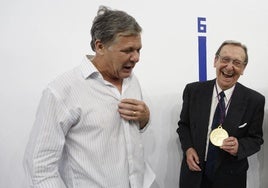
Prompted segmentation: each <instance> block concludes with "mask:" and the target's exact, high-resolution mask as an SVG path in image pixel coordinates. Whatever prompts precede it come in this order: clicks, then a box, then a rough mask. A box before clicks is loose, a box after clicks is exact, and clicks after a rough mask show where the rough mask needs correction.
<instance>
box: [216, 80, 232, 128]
mask: <svg viewBox="0 0 268 188" xmlns="http://www.w3.org/2000/svg"><path fill="white" fill-rule="evenodd" d="M215 88H216V93H217V99H218V103H219V107H220V125H222V124H223V122H224V118H225V115H226V110H227V109H228V107H229V105H230V103H231V99H232V95H233V93H232V95H231V97H230V99H229V100H228V102H227V105H226V107H225V106H224V104H225V102H224V96H225V95H223V96H222V98H223V99H222V100H223V103H221V102H220V94H219V91H218V88H217V86H216V84H215ZM222 92H224V91H222Z"/></svg>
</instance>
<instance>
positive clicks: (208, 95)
mask: <svg viewBox="0 0 268 188" xmlns="http://www.w3.org/2000/svg"><path fill="white" fill-rule="evenodd" d="M247 63H248V54H247V47H246V46H245V45H243V44H241V43H240V42H237V41H224V42H223V43H222V44H221V46H220V47H219V49H218V51H217V52H216V54H215V58H214V67H215V68H216V79H214V80H209V81H205V82H194V83H190V84H187V85H186V87H185V89H184V93H183V105H182V111H181V114H180V120H179V122H178V126H179V127H178V129H177V133H178V134H179V138H180V142H181V147H182V150H183V160H182V165H181V173H180V188H245V187H246V182H247V181H246V180H247V170H248V160H247V157H248V156H250V155H252V154H254V153H256V152H258V151H259V150H260V147H261V145H262V144H263V138H262V137H263V130H262V124H263V116H264V104H265V98H264V96H263V95H261V94H260V93H258V92H257V91H254V90H252V89H250V88H247V87H245V86H243V85H242V84H240V83H238V82H237V81H238V79H239V77H240V75H242V74H243V72H244V70H245V68H246V65H247ZM222 91H223V92H224V93H223V92H222ZM217 106H219V107H217ZM217 109H219V110H217ZM216 114H217V115H216ZM214 116H218V117H214ZM215 121H217V122H216V123H215Z"/></svg>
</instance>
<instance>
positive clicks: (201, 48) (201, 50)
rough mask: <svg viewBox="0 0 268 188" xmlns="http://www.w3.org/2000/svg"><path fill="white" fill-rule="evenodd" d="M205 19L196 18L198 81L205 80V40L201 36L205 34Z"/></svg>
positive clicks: (204, 37)
mask: <svg viewBox="0 0 268 188" xmlns="http://www.w3.org/2000/svg"><path fill="white" fill-rule="evenodd" d="M205 21H206V18H201V17H198V18H197V28H198V33H199V34H201V35H202V36H198V60H199V81H205V80H207V41H206V40H207V38H206V36H203V35H205V34H206V32H207V27H206V25H205V23H204V22H205Z"/></svg>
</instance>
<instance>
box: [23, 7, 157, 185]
mask: <svg viewBox="0 0 268 188" xmlns="http://www.w3.org/2000/svg"><path fill="white" fill-rule="evenodd" d="M141 31H142V28H141V27H140V25H139V24H138V23H137V22H136V20H135V19H134V18H133V17H132V16H130V15H128V14H127V13H125V12H123V11H119V10H111V9H109V8H107V7H104V6H101V7H100V8H99V10H98V13H97V16H96V17H95V19H94V21H93V25H92V28H91V36H92V41H91V48H92V50H93V51H94V52H95V55H92V56H91V55H86V56H85V57H84V59H83V62H82V63H81V65H79V66H77V67H76V68H74V69H73V70H70V71H68V72H66V73H64V74H63V75H61V76H59V77H58V78H56V79H55V80H54V81H52V82H51V83H49V84H48V86H47V88H46V89H45V90H44V91H43V96H42V98H41V101H40V104H39V108H38V111H37V114H36V120H35V123H34V126H33V130H32V133H31V136H30V139H29V143H28V146H27V148H26V152H25V160H24V166H25V171H26V174H27V178H28V180H29V185H30V187H35V188H37V187H38V188H41V187H42V188H142V187H149V186H150V184H151V183H152V181H153V179H154V174H153V172H152V171H151V170H150V168H149V166H148V165H147V163H145V161H144V157H143V146H142V139H141V132H142V131H143V130H144V128H145V127H146V125H147V124H148V121H149V117H150V111H149V109H148V107H147V105H146V104H145V103H144V102H143V101H142V93H141V88H140V85H139V82H138V80H137V78H136V77H135V75H134V74H133V72H132V70H133V68H134V67H135V65H136V63H137V62H138V61H139V57H140V50H141V48H142V43H141Z"/></svg>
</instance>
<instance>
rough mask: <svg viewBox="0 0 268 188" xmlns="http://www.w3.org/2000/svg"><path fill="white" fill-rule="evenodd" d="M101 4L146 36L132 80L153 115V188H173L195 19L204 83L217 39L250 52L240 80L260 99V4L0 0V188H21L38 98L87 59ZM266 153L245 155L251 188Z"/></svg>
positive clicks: (264, 168)
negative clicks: (201, 26)
mask: <svg viewBox="0 0 268 188" xmlns="http://www.w3.org/2000/svg"><path fill="white" fill-rule="evenodd" d="M101 4H103V5H108V6H110V7H112V8H115V9H122V10H125V11H127V12H128V13H130V14H131V15H133V16H134V17H135V18H136V19H137V21H138V22H139V23H140V24H141V26H142V27H143V29H144V32H143V36H142V37H143V49H142V52H141V61H140V63H139V64H137V66H136V69H135V73H136V74H137V75H138V77H139V79H140V82H141V84H142V87H143V90H144V94H145V97H146V101H147V102H148V104H149V106H150V108H151V111H152V117H151V118H152V123H151V127H149V128H148V130H147V132H145V133H144V144H145V152H146V157H147V159H148V161H149V162H150V163H151V165H152V167H153V169H154V170H155V171H156V175H157V179H156V182H155V183H154V185H153V188H176V187H178V181H179V167H180V159H181V150H180V145H179V142H178V140H177V139H178V136H177V134H176V132H175V131H176V128H177V121H178V115H179V112H180V108H181V106H180V105H181V102H182V101H181V94H182V91H183V88H184V86H185V84H186V83H188V82H192V81H196V80H198V63H197V55H198V51H197V37H198V35H199V34H198V33H197V17H206V19H207V21H206V25H207V33H206V34H205V35H206V36H207V51H208V54H207V55H208V65H207V66H208V79H212V78H214V77H215V70H214V68H213V65H212V62H213V54H214V53H215V52H216V50H217V48H218V46H219V45H220V44H221V42H222V41H223V40H226V39H235V40H239V41H242V42H244V43H245V44H246V45H247V46H248V48H249V64H248V67H247V69H246V71H245V73H244V75H243V76H242V77H241V78H240V82H242V83H243V84H244V85H247V86H249V87H251V88H253V89H256V90H258V91H260V92H262V93H263V94H264V95H265V96H266V98H268V88H267V85H268V77H267V74H266V73H267V70H268V64H267V61H268V53H267V50H268V35H267V33H268V25H267V24H266V19H267V18H268V5H267V4H268V3H267V2H266V1H265V0H259V1H250V0H238V1H232V0H226V1H215V0H203V1H194V0H188V1H179V0H165V1H164V0H163V1H160V0H158V1H144V0H140V1H131V0H106V1H105V0H65V1H63V0H46V1H43V0H0V63H1V68H0V81H1V82H0V83H1V87H0V88H1V89H0V96H1V97H0V114H1V115H0V117H1V126H0V166H1V168H0V187H3V188H6V187H8V188H18V187H20V188H26V186H25V179H24V173H23V168H22V157H23V153H24V149H25V146H26V143H27V140H28V136H29V133H30V130H31V127H32V125H33V121H34V117H35V111H36V108H37V105H38V102H39V99H40V97H41V92H42V90H43V89H44V87H45V86H46V84H47V83H48V82H49V81H51V80H52V79H54V78H55V77H56V76H57V75H59V74H61V73H62V72H65V71H66V70H69V69H70V68H72V67H74V66H76V65H78V64H79V63H80V60H81V59H82V56H83V55H84V54H86V53H91V51H90V46H89V42H90V26H91V22H92V19H93V17H94V16H95V15H96V11H97V9H98V6H99V5H101ZM266 110H267V105H266ZM267 113H268V112H266V114H265V124H264V131H265V132H264V138H265V139H266V140H267V138H268V130H267V122H268V114H267ZM267 156H268V146H267V145H266V143H265V144H264V146H263V148H262V150H261V151H260V152H259V153H258V154H255V155H253V156H252V157H251V158H250V170H249V173H248V174H249V177H248V185H249V186H248V187H249V188H252V187H254V188H265V187H267V186H268V180H267V178H265V177H267V174H268V164H267V161H265V160H264V158H267Z"/></svg>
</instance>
